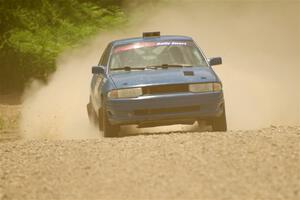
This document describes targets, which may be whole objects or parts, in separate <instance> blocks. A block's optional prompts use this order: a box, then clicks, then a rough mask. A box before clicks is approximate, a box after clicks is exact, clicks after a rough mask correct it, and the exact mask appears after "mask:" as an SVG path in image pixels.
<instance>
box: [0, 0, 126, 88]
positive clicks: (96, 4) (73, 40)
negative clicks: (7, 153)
mask: <svg viewBox="0 0 300 200" xmlns="http://www.w3.org/2000/svg"><path fill="white" fill-rule="evenodd" d="M122 3H123V2H122V1H120V0H55V1H54V0H0V94H5V93H10V92H22V91H23V89H24V87H25V85H26V83H28V82H29V80H31V79H39V80H44V81H46V80H47V77H48V76H49V74H51V73H53V72H54V71H55V69H56V66H55V60H56V58H57V56H58V55H59V54H60V53H61V52H62V51H63V50H65V49H67V48H72V47H74V46H76V45H77V44H78V43H80V41H82V40H83V39H84V38H87V37H89V36H91V35H93V34H95V33H96V32H98V31H101V30H107V29H110V28H114V27H119V26H121V25H123V24H124V23H125V22H126V20H127V17H126V14H125V13H124V11H123V10H122Z"/></svg>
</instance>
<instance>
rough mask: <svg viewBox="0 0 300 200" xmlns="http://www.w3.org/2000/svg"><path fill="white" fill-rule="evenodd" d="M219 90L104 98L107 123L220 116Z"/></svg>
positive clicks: (221, 95) (175, 120)
mask: <svg viewBox="0 0 300 200" xmlns="http://www.w3.org/2000/svg"><path fill="white" fill-rule="evenodd" d="M223 106H224V98H223V92H209V93H177V94H163V95H151V96H150V95H149V96H142V97H138V98H133V99H108V100H106V110H107V112H108V118H109V121H110V123H111V124H114V125H116V124H118V125H127V124H138V125H140V124H143V123H147V122H162V121H169V122H172V121H174V123H178V122H180V120H182V121H184V120H194V121H195V120H199V119H207V118H212V117H217V116H220V115H221V114H222V112H223Z"/></svg>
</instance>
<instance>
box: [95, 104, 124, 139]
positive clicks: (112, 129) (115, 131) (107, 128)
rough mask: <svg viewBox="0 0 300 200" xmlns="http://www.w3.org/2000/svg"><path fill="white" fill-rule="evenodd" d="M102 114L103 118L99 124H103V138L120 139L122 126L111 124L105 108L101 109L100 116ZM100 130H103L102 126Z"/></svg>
mask: <svg viewBox="0 0 300 200" xmlns="http://www.w3.org/2000/svg"><path fill="white" fill-rule="evenodd" d="M100 113H101V117H99V119H100V120H99V124H102V132H103V137H118V136H119V132H120V126H118V125H112V124H110V122H109V121H108V118H107V111H106V108H105V106H103V107H102V109H100V111H99V114H100ZM99 128H101V127H100V125H99Z"/></svg>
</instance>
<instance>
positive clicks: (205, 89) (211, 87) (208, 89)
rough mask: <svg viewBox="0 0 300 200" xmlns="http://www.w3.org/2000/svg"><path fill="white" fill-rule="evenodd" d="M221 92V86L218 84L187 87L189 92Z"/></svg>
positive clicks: (198, 84)
mask: <svg viewBox="0 0 300 200" xmlns="http://www.w3.org/2000/svg"><path fill="white" fill-rule="evenodd" d="M221 90H222V85H221V84H220V83H197V84H190V85H189V91H190V92H213V91H221Z"/></svg>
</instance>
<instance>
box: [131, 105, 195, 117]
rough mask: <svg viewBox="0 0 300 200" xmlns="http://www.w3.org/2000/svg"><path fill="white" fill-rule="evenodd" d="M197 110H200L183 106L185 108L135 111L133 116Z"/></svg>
mask: <svg viewBox="0 0 300 200" xmlns="http://www.w3.org/2000/svg"><path fill="white" fill-rule="evenodd" d="M198 110H200V106H185V107H174V108H159V109H143V110H135V111H134V114H135V115H155V114H168V113H184V112H194V111H198Z"/></svg>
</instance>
